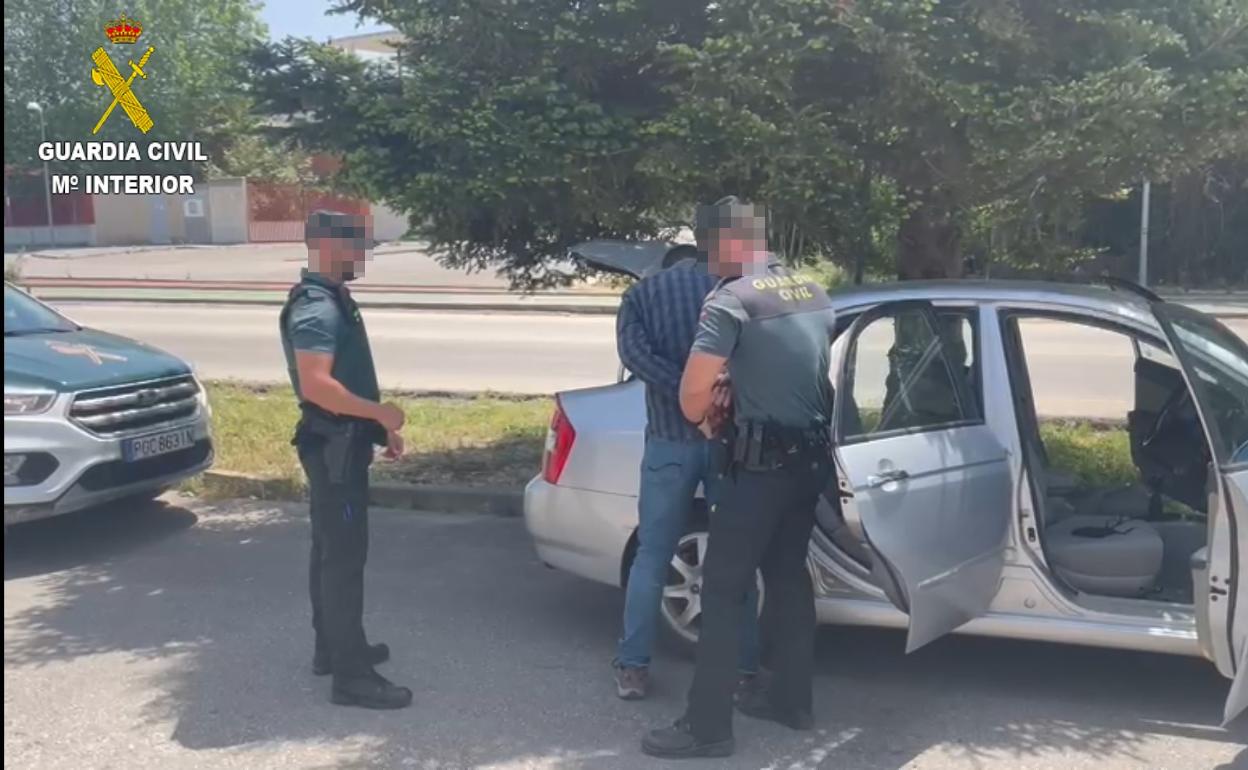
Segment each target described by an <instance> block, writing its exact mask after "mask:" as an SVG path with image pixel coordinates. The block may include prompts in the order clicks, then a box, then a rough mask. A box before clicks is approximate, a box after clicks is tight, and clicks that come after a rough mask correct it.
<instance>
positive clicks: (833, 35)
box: [259, 0, 1248, 282]
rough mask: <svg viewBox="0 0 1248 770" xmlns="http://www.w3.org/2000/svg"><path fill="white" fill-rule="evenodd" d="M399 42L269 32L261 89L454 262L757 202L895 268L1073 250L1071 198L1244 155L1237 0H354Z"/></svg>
mask: <svg viewBox="0 0 1248 770" xmlns="http://www.w3.org/2000/svg"><path fill="white" fill-rule="evenodd" d="M342 10H343V11H344V12H351V13H358V14H360V15H362V16H365V17H368V18H371V19H375V20H378V21H381V22H384V23H388V24H390V25H392V26H393V27H395V28H396V29H397V30H398V31H399V32H401V33H402V36H403V38H404V40H405V42H404V43H403V45H402V48H401V51H400V55H399V59H398V62H397V67H396V66H370V65H366V64H364V63H362V62H359V61H355V60H351V59H350V58H349V57H347V56H344V55H340V54H336V53H334V52H330V51H327V50H325V49H323V48H319V47H316V46H312V45H307V44H301V45H295V44H288V45H285V46H281V47H277V48H275V49H272V50H269V51H266V52H263V53H262V54H261V55H260V56H261V59H262V63H263V66H262V67H261V70H262V71H266V72H271V73H274V74H273V76H272V77H270V78H266V79H265V82H264V83H262V84H260V86H259V88H260V91H259V93H260V94H261V98H262V100H263V103H264V105H265V106H266V108H267V109H271V110H274V111H277V112H283V113H285V114H298V115H300V116H301V117H302V118H303V121H302V122H300V123H298V124H297V128H298V130H299V132H300V133H301V134H302V136H303V138H304V140H305V141H308V142H311V143H313V144H314V145H315V146H317V147H320V148H324V149H330V150H333V151H336V152H339V153H341V154H342V155H343V156H344V157H345V160H346V176H345V181H346V182H347V183H349V184H351V185H353V186H355V187H357V188H359V189H361V190H363V191H366V192H368V193H369V194H371V195H373V196H374V197H376V198H380V199H384V200H386V201H387V202H388V203H390V204H391V205H392V206H394V207H396V208H397V209H399V210H402V211H407V212H409V213H410V214H411V215H412V216H413V219H414V220H415V221H420V222H425V223H426V232H425V234H426V235H427V236H428V237H429V239H430V240H431V242H432V243H433V245H434V246H435V248H436V249H438V250H439V251H440V252H441V253H442V255H443V256H444V257H445V259H446V260H447V261H448V262H449V263H451V264H456V265H464V266H470V267H485V266H487V265H499V266H502V267H504V268H505V269H506V270H509V271H510V272H511V274H512V275H513V277H515V278H516V280H518V281H521V282H526V281H527V282H532V281H540V280H544V279H554V278H557V277H558V276H550V275H548V274H547V272H546V270H547V265H548V264H549V262H550V260H551V258H552V257H556V256H560V255H561V254H562V252H563V249H564V248H566V246H568V245H569V244H570V243H572V242H575V241H577V240H580V239H584V238H592V237H625V238H629V237H645V236H651V235H657V234H663V233H665V232H668V231H670V229H671V228H673V227H674V226H676V225H678V224H680V223H681V222H682V221H686V220H687V216H688V212H689V209H690V207H691V204H692V203H693V202H694V201H696V200H705V199H708V198H711V197H715V196H718V195H720V194H724V193H729V192H731V193H736V194H739V195H743V196H747V197H750V198H754V199H756V200H758V201H760V202H765V203H767V204H768V206H769V207H770V209H771V210H772V212H773V231H772V240H773V245H774V247H775V248H777V249H778V250H780V251H782V252H784V253H785V254H786V255H788V256H789V257H791V258H795V259H797V258H805V257H809V256H815V255H818V256H822V257H828V258H831V259H833V260H835V261H838V262H840V263H841V264H843V265H853V264H854V263H855V262H858V263H859V266H860V267H861V262H862V261H863V260H865V261H866V262H868V263H869V266H874V267H876V268H881V267H882V268H884V269H887V270H888V271H890V272H891V271H895V272H897V273H899V274H900V275H901V276H903V277H936V276H949V275H957V274H959V273H960V272H961V270H962V267H963V260H964V257H965V256H967V255H974V256H977V257H979V258H980V259H981V260H987V261H1000V260H1008V261H1011V262H1013V263H1015V264H1018V265H1037V266H1050V267H1051V266H1053V265H1057V264H1064V263H1065V262H1066V261H1068V260H1069V259H1071V258H1072V257H1078V256H1082V255H1086V253H1087V251H1088V244H1087V242H1086V239H1085V238H1083V237H1082V235H1081V233H1082V232H1083V231H1084V225H1085V219H1086V215H1087V212H1088V207H1089V205H1090V201H1093V200H1096V199H1099V198H1102V197H1106V196H1109V197H1114V196H1117V197H1122V196H1123V193H1124V191H1125V190H1127V189H1129V188H1130V187H1131V186H1132V185H1134V184H1136V183H1138V181H1139V180H1140V179H1142V178H1144V177H1148V178H1150V179H1153V180H1155V181H1158V182H1163V181H1166V180H1170V179H1178V178H1186V177H1189V176H1191V175H1194V174H1201V173H1203V172H1204V171H1207V170H1208V169H1210V168H1211V167H1212V165H1213V164H1214V163H1215V161H1216V159H1219V158H1221V159H1229V161H1230V162H1234V161H1235V160H1236V159H1240V160H1242V159H1244V158H1245V157H1248V5H1245V3H1244V2H1243V0H1189V1H1188V2H1184V3H1175V2H1173V0H1046V2H1038V1H1036V0H956V1H955V0H719V1H718V2H713V3H712V2H707V1H706V0H509V1H508V2H502V3H499V2H490V3H484V2H479V1H478V0H350V1H349V2H344V3H343V5H342Z"/></svg>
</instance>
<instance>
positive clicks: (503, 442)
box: [206, 382, 552, 490]
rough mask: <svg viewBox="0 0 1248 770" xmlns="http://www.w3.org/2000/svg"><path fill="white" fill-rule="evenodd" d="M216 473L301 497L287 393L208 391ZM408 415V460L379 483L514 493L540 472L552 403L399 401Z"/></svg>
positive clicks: (387, 470) (211, 386) (240, 388)
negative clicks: (259, 480) (252, 478)
mask: <svg viewBox="0 0 1248 770" xmlns="http://www.w3.org/2000/svg"><path fill="white" fill-rule="evenodd" d="M206 387H207V389H208V395H209V399H210V401H211V403H212V410H213V416H212V424H213V437H214V441H215V443H216V447H217V459H216V463H215V468H216V469H218V470H224V471H235V472H240V473H248V474H256V475H260V476H265V477H267V478H271V479H276V480H280V481H283V482H287V483H289V484H290V489H292V490H296V489H297V490H302V487H303V474H302V471H301V470H300V468H299V461H298V458H297V457H296V455H295V450H294V447H292V446H291V445H290V437H291V434H292V432H293V428H294V425H295V421H296V420H297V419H298V413H299V410H298V407H297V406H296V404H295V399H294V397H293V395H292V394H291V392H290V390H289V388H264V387H254V386H248V385H241V384H236V383H224V382H214V383H208V384H207V386H206ZM394 401H395V402H396V403H398V404H399V405H400V406H401V407H402V408H403V410H404V411H405V412H406V414H407V424H406V425H405V426H404V428H403V438H404V440H405V441H406V443H407V455H406V456H405V457H404V458H402V459H401V460H399V461H397V462H393V463H391V462H382V461H378V463H377V464H376V465H375V466H374V478H376V479H388V480H395V481H405V482H411V483H420V484H466V485H477V486H502V487H516V486H520V485H522V484H524V483H525V482H527V481H528V480H529V479H530V478H532V476H533V475H534V474H535V473H537V471H538V468H539V465H540V463H541V454H542V441H543V439H544V437H545V434H546V426H547V425H548V424H549V422H550V413H551V409H552V406H551V403H550V401H549V399H518V398H504V397H497V396H489V395H483V396H480V397H476V398H466V397H430V396H425V397H402V396H400V397H395V398H394Z"/></svg>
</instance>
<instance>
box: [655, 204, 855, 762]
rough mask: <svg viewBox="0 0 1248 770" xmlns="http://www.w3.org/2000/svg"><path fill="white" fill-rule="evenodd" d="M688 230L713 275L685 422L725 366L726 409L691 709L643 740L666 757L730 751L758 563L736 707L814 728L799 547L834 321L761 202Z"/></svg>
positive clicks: (824, 413)
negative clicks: (752, 649)
mask: <svg viewBox="0 0 1248 770" xmlns="http://www.w3.org/2000/svg"><path fill="white" fill-rule="evenodd" d="M698 225H699V227H700V228H703V229H705V231H706V235H707V241H708V246H709V249H708V250H709V256H710V265H711V269H712V270H713V271H715V272H716V273H717V274H718V275H719V276H721V281H720V283H719V285H718V286H717V287H716V289H715V290H714V291H713V292H712V293H711V294H710V296H709V297H708V298H707V301H706V303H705V305H704V306H703V311H702V317H701V321H700V325H699V329H698V332H697V335H696V337H695V339H694V343H693V349H692V353H691V354H690V357H689V361H688V363H687V364H686V367H685V371H684V376H683V378H682V381H681V394H680V401H681V409H682V410H683V412H684V414H685V417H686V418H687V419H688V420H689V421H690V422H692V423H694V424H702V423H704V421H706V420H708V418H709V419H711V420H712V421H715V420H717V419H718V418H717V416H716V410H715V409H714V405H715V403H716V382H717V378H718V377H719V375H720V372H721V370H722V369H723V368H724V366H725V364H726V365H727V368H728V372H729V375H730V381H731V388H732V400H733V409H734V414H733V415H732V416H731V418H730V421H729V422H728V424H727V430H726V432H725V433H724V434H723V435H722V437H721V439H720V442H721V443H720V455H721V457H720V468H721V471H722V472H723V473H724V474H725V477H724V479H723V480H722V481H721V487H720V488H721V493H720V497H719V501H718V503H717V505H716V506H715V507H714V508H713V509H712V511H711V514H710V530H709V541H708V546H707V554H706V561H705V564H704V566H703V579H704V582H703V587H702V589H703V590H702V628H701V633H700V636H699V639H698V651H697V666H696V669H695V673H694V679H693V686H692V688H691V689H690V691H689V703H688V708H687V710H686V711H685V714H684V716H683V717H681V718H680V719H679V720H677V721H676V723H675V724H674V725H673V726H672V727H668V728H663V729H659V730H653V731H651V732H650V733H649V734H647V735H646V736H645V738H644V739H643V741H642V749H643V750H644V751H645V752H646V753H648V754H652V755H655V756H661V757H668V758H683V757H707V756H727V755H729V754H731V753H732V752H733V749H734V742H733V735H732V711H733V702H734V699H733V691H734V688H735V685H736V657H737V640H738V638H739V632H738V626H739V623H740V617H741V613H742V607H743V604H744V602H745V597H746V591H747V588H748V587H749V586H750V585H751V583H752V582H753V580H754V574H755V570H757V569H760V568H761V570H762V572H763V578H764V584H765V585H766V587H767V593H766V604H767V607H766V608H765V611H764V613H763V627H762V633H763V640H764V650H765V658H764V661H763V662H764V665H766V666H768V667H769V668H770V669H771V670H772V673H773V675H772V678H771V681H770V684H769V685H767V686H766V687H764V688H762V689H756V690H753V691H751V692H749V693H746V694H744V695H743V696H742V697H741V698H739V699H738V700H737V703H736V705H737V708H738V709H739V710H740V711H742V712H743V713H745V714H747V715H749V716H752V717H756V718H761V719H769V720H772V721H775V722H779V723H781V724H783V725H786V726H788V727H791V728H793V729H795V730H809V729H811V727H812V726H813V717H812V703H811V689H812V685H811V676H812V669H813V666H814V638H815V604H814V595H813V590H812V587H811V582H810V574H809V572H808V571H807V569H806V556H807V549H808V548H809V545H810V536H811V530H812V529H813V527H814V522H815V506H816V503H817V502H818V499H819V495H820V493H821V492H822V491H823V488H824V485H825V483H826V482H827V481H828V480H829V478H830V476H829V474H830V473H831V469H832V461H831V451H830V441H829V427H830V424H831V414H832V400H833V397H832V387H831V383H830V381H829V379H828V366H829V351H830V348H831V344H832V337H833V331H834V318H833V311H832V309H831V304H830V302H829V301H828V297H827V295H826V294H825V293H824V291H823V289H822V288H821V287H820V286H819V285H818V284H816V283H814V282H813V281H811V280H809V279H808V278H806V277H804V276H802V275H799V274H795V273H793V272H790V271H789V270H787V269H786V268H784V267H783V266H781V265H780V264H779V263H778V262H777V261H775V260H774V259H772V258H770V256H769V255H768V254H767V251H766V221H765V218H764V212H763V211H762V209H761V208H760V207H755V206H752V205H749V204H744V203H741V202H739V201H737V199H736V198H725V199H723V200H721V201H719V202H718V203H716V204H714V205H712V206H709V207H703V208H702V209H700V211H699V222H698Z"/></svg>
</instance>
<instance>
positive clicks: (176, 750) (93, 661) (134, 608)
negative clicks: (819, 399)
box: [4, 498, 1248, 770]
mask: <svg viewBox="0 0 1248 770" xmlns="http://www.w3.org/2000/svg"><path fill="white" fill-rule="evenodd" d="M371 524H372V529H373V537H372V551H371V563H370V567H369V575H368V580H369V600H368V607H369V613H368V622H369V627H370V633H371V636H372V637H373V638H374V639H377V640H385V641H387V642H389V643H390V645H391V646H392V647H393V648H394V650H395V659H394V660H393V661H392V662H391V663H389V664H387V665H386V666H385V668H384V670H385V672H386V673H387V674H389V675H390V676H392V678H394V679H396V680H399V681H403V682H406V683H410V684H411V685H412V686H413V687H414V689H415V690H416V693H417V695H416V703H415V705H414V706H413V708H411V709H410V710H407V711H404V712H397V713H370V712H364V711H359V710H349V709H346V710H344V709H340V708H336V707H333V706H330V705H329V704H328V703H326V701H325V697H326V694H327V687H328V683H327V682H326V681H324V680H321V679H316V678H314V677H313V676H312V675H311V674H310V672H309V670H308V656H309V653H310V649H309V646H310V642H311V639H310V630H309V628H308V613H307V608H306V600H305V598H304V597H305V595H304V590H305V582H304V577H303V575H304V573H303V570H304V568H305V567H304V565H305V559H306V547H307V545H306V538H307V532H306V524H305V518H304V513H303V511H302V509H301V508H300V507H298V506H289V507H285V506H283V507H272V506H265V505H263V504H261V503H232V504H222V505H221V506H220V507H210V506H206V505H203V504H198V503H193V502H190V501H186V500H182V499H178V498H170V500H169V502H168V503H166V504H154V505H150V506H146V507H141V508H137V509H136V508H130V509H128V510H125V511H122V510H113V511H97V512H94V513H91V514H86V515H81V516H74V517H69V518H65V519H61V520H51V521H46V522H40V523H36V524H34V525H29V526H26V527H21V528H18V529H16V530H13V531H10V532H9V533H7V534H6V536H5V543H4V549H5V558H4V580H5V582H4V613H5V634H4V706H5V708H4V721H5V729H4V735H5V738H4V754H5V767H12V768H32V769H35V768H37V769H38V770H57V769H58V768H66V769H67V770H84V768H86V769H90V770H94V769H95V768H119V769H120V768H124V769H125V770H140V769H142V768H161V770H168V769H170V768H172V769H173V770H181V769H182V768H232V767H237V768H330V767H332V768H409V767H410V768H420V769H421V770H434V769H435V768H436V769H441V768H467V767H474V768H509V769H510V768H534V769H539V770H545V769H548V768H550V769H553V768H595V769H598V768H602V769H604V770H605V769H608V768H621V769H627V770H637V769H638V768H641V769H643V770H644V769H645V768H651V767H656V768H657V767H672V766H673V765H671V764H662V763H657V762H653V761H650V760H648V759H646V758H644V757H643V756H642V755H641V754H640V753H639V750H638V739H639V737H640V735H641V734H642V732H643V731H644V730H645V729H647V728H649V727H650V726H653V725H656V724H662V723H664V722H666V721H667V720H670V719H672V718H674V716H675V715H676V714H677V713H678V712H679V710H680V709H681V707H682V703H683V693H684V692H685V688H686V687H687V686H688V683H689V679H690V675H691V668H690V665H689V664H688V662H687V661H686V660H684V659H683V658H680V657H673V656H672V655H670V654H668V653H666V652H662V653H661V654H660V656H659V657H658V659H656V661H655V665H654V674H655V677H656V680H657V685H658V687H657V691H656V693H655V695H654V697H653V698H652V699H651V700H648V701H645V702H641V703H625V702H622V701H619V700H617V699H616V698H615V697H614V694H613V690H612V686H611V681H610V670H609V661H610V657H611V654H612V646H613V642H614V639H615V636H616V633H617V627H616V626H617V622H618V618H619V615H620V611H621V594H620V592H619V591H617V590H615V589H612V588H609V587H605V586H600V585H596V584H593V583H589V582H586V581H583V580H580V579H578V578H574V577H571V576H568V575H565V574H562V573H558V572H554V571H551V570H548V569H546V568H544V567H543V566H541V565H540V564H538V563H537V561H536V559H535V557H534V556H533V553H532V550H531V548H530V545H529V542H528V540H527V538H526V536H525V532H524V529H523V526H522V524H521V522H519V521H517V520H508V519H495V518H477V517H446V516H434V515H419V514H411V513H397V512H388V511H377V512H374V515H373V520H372V522H371ZM902 647H903V638H902V635H901V634H898V633H895V632H882V631H867V630H851V629H831V628H830V629H825V630H824V631H823V632H822V634H821V637H820V641H819V655H818V674H817V680H816V687H817V696H816V697H817V711H818V714H817V721H818V726H817V731H816V732H815V733H813V734H809V735H801V734H796V733H792V732H790V731H787V730H785V729H783V728H780V727H778V726H774V725H770V724H765V723H758V722H753V721H750V720H747V719H744V718H738V719H737V738H738V744H739V751H738V754H737V756H735V757H734V758H732V759H731V760H727V761H723V762H716V763H715V764H714V765H711V764H710V763H694V764H693V765H692V766H695V767H711V766H714V767H716V768H730V769H731V768H768V769H769V770H770V769H772V768H775V769H776V770H789V769H790V768H792V769H793V770H808V769H813V768H819V767H824V768H837V769H838V770H902V769H905V770H918V769H920V768H921V769H922V770H955V769H956V770H961V769H963V768H965V769H966V770H982V768H997V767H1002V768H1006V767H1008V768H1011V769H1012V770H1049V769H1056V768H1062V769H1063V770H1066V769H1067V768H1095V769H1096V770H1127V769H1134V768H1157V769H1159V770H1213V769H1214V768H1220V770H1230V768H1233V767H1239V768H1242V767H1245V766H1246V764H1248V724H1245V723H1244V722H1243V721H1242V720H1241V721H1240V722H1239V723H1238V724H1236V725H1233V726H1232V731H1226V730H1223V729H1221V728H1219V727H1217V726H1216V724H1217V721H1218V718H1219V714H1220V708H1221V705H1220V704H1221V700H1222V698H1223V697H1224V695H1225V693H1226V681H1225V680H1223V679H1221V678H1220V677H1219V676H1218V675H1217V674H1216V673H1215V672H1214V670H1213V669H1212V667H1211V666H1209V665H1208V664H1206V663H1205V662H1203V661H1200V660H1196V659H1186V658H1173V657H1164V656H1155V655H1143V654H1133V653H1123V652H1115V651H1105V650H1093V649H1082V648H1073V647H1059V646H1055V645H1040V644H1026V643H1018V642H1005V641H998V640H987V639H974V638H961V637H955V638H948V639H944V640H940V641H938V642H936V643H935V644H933V645H931V646H929V647H927V648H924V649H923V650H920V651H919V652H918V653H916V654H915V655H912V656H908V657H907V656H905V655H903V653H902Z"/></svg>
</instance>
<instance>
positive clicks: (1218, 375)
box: [1167, 311, 1248, 464]
mask: <svg viewBox="0 0 1248 770" xmlns="http://www.w3.org/2000/svg"><path fill="white" fill-rule="evenodd" d="M1167 319H1168V320H1169V321H1170V323H1171V325H1172V327H1173V329H1174V336H1175V338H1176V343H1177V345H1178V347H1179V354H1180V356H1181V357H1182V358H1183V362H1184V363H1185V364H1186V365H1187V366H1188V367H1189V368H1190V370H1191V371H1190V374H1191V375H1192V378H1193V381H1194V382H1193V385H1194V389H1195V391H1196V398H1197V400H1198V401H1199V402H1200V407H1201V411H1202V413H1203V414H1204V416H1205V419H1206V420H1208V421H1209V422H1210V426H1209V427H1210V433H1212V434H1213V435H1212V439H1213V443H1214V452H1215V453H1216V454H1217V457H1218V460H1219V461H1220V462H1222V463H1235V464H1238V463H1242V462H1248V345H1245V344H1244V341H1243V340H1241V339H1240V338H1239V337H1238V336H1236V335H1235V334H1234V333H1233V332H1231V331H1230V330H1229V329H1227V328H1226V327H1225V326H1223V325H1222V324H1220V323H1218V322H1217V321H1215V320H1214V319H1212V318H1210V317H1208V316H1204V315H1201V314H1199V313H1195V312H1173V311H1171V312H1169V313H1167Z"/></svg>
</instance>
